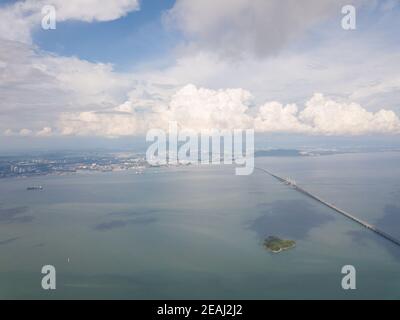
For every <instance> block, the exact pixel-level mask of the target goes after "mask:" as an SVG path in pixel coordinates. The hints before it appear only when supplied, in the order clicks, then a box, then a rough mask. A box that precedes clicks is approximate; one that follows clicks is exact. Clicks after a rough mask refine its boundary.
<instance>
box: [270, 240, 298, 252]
mask: <svg viewBox="0 0 400 320" xmlns="http://www.w3.org/2000/svg"><path fill="white" fill-rule="evenodd" d="M295 246H296V242H295V241H293V240H286V239H280V238H278V237H275V236H269V237H268V238H266V239H265V240H264V247H265V248H266V249H268V250H269V251H271V252H274V253H278V252H281V251H283V250H288V249H291V248H294V247H295Z"/></svg>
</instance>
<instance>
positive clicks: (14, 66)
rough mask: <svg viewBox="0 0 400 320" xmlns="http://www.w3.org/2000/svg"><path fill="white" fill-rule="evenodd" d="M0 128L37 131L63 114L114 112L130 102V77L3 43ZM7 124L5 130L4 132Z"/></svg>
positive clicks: (107, 67) (0, 54)
mask: <svg viewBox="0 0 400 320" xmlns="http://www.w3.org/2000/svg"><path fill="white" fill-rule="evenodd" d="M0 62H1V63H0V71H1V72H0V84H1V85H0V96H1V97H2V99H1V100H0V110H1V113H0V130H2V131H3V130H5V129H11V130H13V131H18V130H19V128H21V127H22V126H26V125H28V123H29V126H30V129H31V130H33V131H38V130H41V128H43V127H52V124H54V123H55V121H56V120H57V119H58V117H59V115H60V114H61V113H63V112H73V111H77V110H79V111H83V110H96V111H102V110H107V109H110V108H112V107H113V106H115V105H118V104H120V103H122V102H123V101H125V100H126V98H127V92H128V91H129V90H130V88H132V86H133V85H134V81H133V79H132V76H128V75H125V74H121V73H116V72H114V70H113V68H112V66H111V65H109V64H102V63H91V62H88V61H84V60H80V59H78V58H75V57H71V58H67V57H59V56H55V55H51V54H47V53H43V52H40V51H38V50H34V49H33V48H32V47H31V46H29V45H27V44H23V43H19V42H15V41H8V40H2V39H0ZM4 126H7V127H6V128H5V127H4Z"/></svg>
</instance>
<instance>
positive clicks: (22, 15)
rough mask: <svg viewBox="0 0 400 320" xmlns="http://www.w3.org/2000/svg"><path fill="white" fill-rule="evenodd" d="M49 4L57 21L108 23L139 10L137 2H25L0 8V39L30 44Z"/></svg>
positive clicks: (78, 0) (38, 0)
mask: <svg viewBox="0 0 400 320" xmlns="http://www.w3.org/2000/svg"><path fill="white" fill-rule="evenodd" d="M49 4H50V5H52V6H54V7H55V9H56V16H57V22H62V21H66V20H80V21H86V22H92V21H111V20H115V19H118V18H120V17H122V16H124V15H126V14H127V13H129V12H131V11H134V10H138V9H139V2H138V0H113V1H104V0H84V1H82V0H68V1H66V0H52V1H50V2H49V1H47V0H24V1H17V2H16V3H13V4H6V5H3V6H0V38H3V39H7V40H13V41H21V42H26V43H29V42H31V32H32V30H34V29H35V28H40V27H41V20H42V18H43V15H42V8H43V6H45V5H49Z"/></svg>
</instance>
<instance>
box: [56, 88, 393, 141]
mask: <svg viewBox="0 0 400 320" xmlns="http://www.w3.org/2000/svg"><path fill="white" fill-rule="evenodd" d="M169 121H176V122H177V123H178V125H179V126H180V128H181V129H191V130H195V131H197V132H200V131H201V130H211V129H244V128H253V127H254V128H255V130H256V132H269V133H276V132H285V133H301V134H318V135H364V134H372V133H373V134H399V133H400V120H399V118H398V117H397V116H396V114H395V113H394V112H393V111H390V110H384V109H382V110H379V111H378V112H375V113H373V112H369V111H367V110H365V109H364V108H362V107H361V106H360V105H358V104H356V103H352V102H338V101H335V100H332V99H328V98H325V97H324V96H323V95H322V94H315V95H314V96H313V97H312V98H311V99H309V100H308V101H307V102H306V104H305V107H304V108H303V109H302V110H300V109H299V108H298V107H297V106H296V105H295V104H288V105H283V104H281V103H279V102H276V101H273V102H267V103H265V104H263V105H261V106H260V107H258V108H257V107H254V106H253V98H252V96H251V94H250V93H249V92H248V91H246V90H243V89H225V90H222V89H221V90H210V89H204V88H197V87H196V86H194V85H187V86H185V87H183V88H182V89H180V90H178V91H177V92H176V93H175V94H174V95H172V97H171V98H170V101H165V102H163V103H160V102H159V101H155V102H154V105H153V106H152V107H147V108H146V109H144V110H139V109H137V108H136V107H135V102H134V101H127V102H125V103H124V104H122V105H120V106H118V107H116V108H114V109H113V110H112V111H110V112H107V113H105V112H103V113H99V112H95V111H92V112H82V113H65V114H63V116H62V118H61V121H60V123H59V125H60V131H61V132H62V134H66V135H98V136H108V137H117V136H125V135H138V134H144V133H145V132H146V130H148V129H151V128H164V129H166V128H167V127H168V122H169Z"/></svg>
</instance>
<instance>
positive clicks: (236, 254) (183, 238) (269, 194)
mask: <svg viewBox="0 0 400 320" xmlns="http://www.w3.org/2000/svg"><path fill="white" fill-rule="evenodd" d="M256 162H257V166H259V167H264V168H266V169H269V170H271V171H273V172H275V173H277V174H280V175H283V176H286V177H291V178H293V179H296V181H297V183H298V184H300V185H302V186H304V187H305V188H307V189H309V190H310V191H313V192H315V193H316V194H318V195H319V196H321V197H322V198H324V199H326V200H328V201H330V202H332V203H334V204H336V205H337V206H339V207H341V208H343V209H345V210H347V211H349V212H351V213H353V214H354V215H356V216H358V217H360V218H362V219H364V220H367V221H368V222H370V223H373V224H375V225H377V226H379V227H380V228H382V229H384V230H385V231H387V232H388V233H391V234H392V235H394V236H396V237H399V238H400V166H399V163H400V153H370V154H344V155H332V156H321V157H293V158H257V159H256ZM38 184H40V185H43V187H44V190H43V191H27V190H26V187H27V186H30V185H38ZM269 235H275V236H279V237H283V238H288V239H293V240H295V241H296V243H297V245H296V247H295V248H294V249H291V250H288V251H285V252H282V253H280V254H273V253H270V252H268V251H266V250H265V249H264V248H263V246H262V240H263V239H264V238H265V237H266V236H269ZM47 264H51V265H54V266H55V267H56V270H57V289H56V290H55V291H44V290H42V289H41V279H42V274H41V272H40V271H41V268H42V266H43V265H47ZM348 264H351V265H353V266H354V267H355V268H356V270H357V289H356V290H350V291H345V290H343V289H342V288H341V279H342V276H343V275H342V274H341V268H342V266H343V265H348ZM0 298H2V299H9V298H40V299H42V298H45V299H51V298H77V299H85V298H115V299H121V298H126V299H144V298H152V299H167V298H171V299H175V298H176V299H190V298H194V299H196V298H200V299H217V298H221V299H222V298H223V299H274V298H297V299H307V298H317V299H320V298H345V299H352V298H382V299H398V298H400V247H396V246H395V245H393V244H391V243H390V242H388V241H386V240H384V239H380V238H379V237H378V236H377V235H375V234H373V233H372V232H370V231H368V230H365V229H363V228H362V227H360V226H358V225H357V224H355V223H353V222H351V221H349V220H347V219H345V218H344V217H342V216H340V215H338V214H337V213H335V212H333V211H332V210H330V209H329V208H326V207H324V206H322V205H321V204H318V203H316V202H315V201H313V200H312V199H308V198H306V197H305V196H304V195H302V194H300V193H298V192H296V191H295V190H293V189H291V188H288V187H287V186H285V185H282V184H280V183H279V182H277V181H276V180H274V179H273V178H271V177H269V176H267V175H265V174H263V173H261V172H258V171H255V172H254V174H253V175H251V176H235V175H234V169H233V168H232V167H230V166H201V167H182V168H175V169H172V168H169V169H151V170H148V171H146V173H145V174H143V175H135V174H134V173H131V172H127V171H125V172H114V173H95V174H76V175H69V176H46V177H36V178H28V179H3V180H0Z"/></svg>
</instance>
